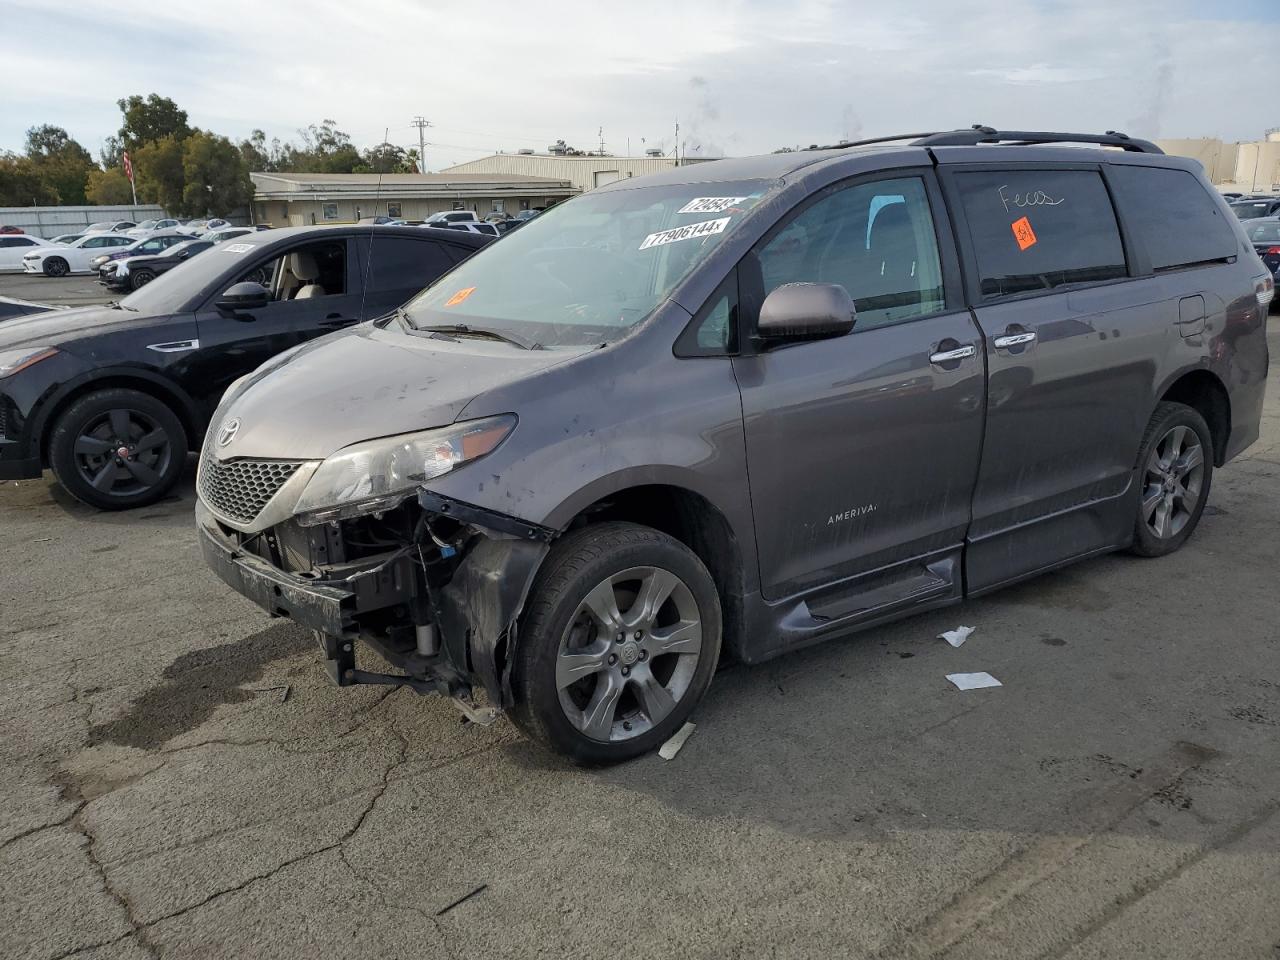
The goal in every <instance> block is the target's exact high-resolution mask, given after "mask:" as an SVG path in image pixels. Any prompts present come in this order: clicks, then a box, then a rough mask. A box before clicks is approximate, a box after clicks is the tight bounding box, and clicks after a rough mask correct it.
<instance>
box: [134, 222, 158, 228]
mask: <svg viewBox="0 0 1280 960" xmlns="http://www.w3.org/2000/svg"><path fill="white" fill-rule="evenodd" d="M155 225H156V222H155V221H154V220H143V221H142V222H141V223H140V224H138V229H139V230H149V229H151V228H152V227H154V226H155Z"/></svg>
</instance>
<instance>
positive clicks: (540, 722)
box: [511, 522, 722, 764]
mask: <svg viewBox="0 0 1280 960" xmlns="http://www.w3.org/2000/svg"><path fill="white" fill-rule="evenodd" d="M721 631H722V617H721V611H720V597H719V595H718V594H717V592H716V587H715V583H714V582H713V581H712V579H711V575H710V574H709V573H708V572H707V568H706V567H705V566H704V565H703V563H702V561H701V560H699V559H698V557H697V556H696V555H695V554H694V553H693V552H692V551H691V550H689V548H688V547H686V546H684V545H683V544H682V543H680V542H679V541H677V540H675V539H673V538H672V537H669V536H667V535H666V534H665V533H661V532H659V531H657V530H654V529H652V528H650V527H642V526H639V525H637V524H633V523H612V522H611V523H601V524H596V525H593V526H589V527H586V528H584V529H582V530H578V531H575V532H573V533H571V534H568V535H567V536H565V537H564V538H563V539H562V540H561V541H560V542H559V543H557V544H556V545H555V547H553V548H552V551H551V553H550V554H549V555H548V557H547V559H546V561H545V562H544V563H543V566H542V569H541V571H539V574H538V578H537V580H536V581H535V583H534V587H533V590H532V591H531V593H530V596H529V601H528V603H526V605H525V612H524V614H523V616H522V618H521V623H520V631H519V635H518V640H517V649H516V654H515V658H516V659H515V665H514V669H513V671H512V686H513V691H514V693H515V706H514V707H513V708H512V710H511V718H512V720H513V721H514V722H515V723H516V725H517V726H518V727H520V729H521V730H523V731H524V732H525V733H526V734H527V735H528V736H529V737H530V738H531V739H533V740H536V741H538V742H539V743H542V744H543V745H545V746H547V747H549V748H551V749H552V750H554V751H556V752H557V753H560V754H563V755H564V756H566V757H569V758H570V759H572V760H574V761H576V762H579V763H591V764H605V763H618V762H620V761H622V760H627V759H630V758H631V757H635V756H639V755H640V754H643V753H647V752H649V751H650V750H653V749H654V748H655V747H657V746H659V745H660V744H662V743H663V742H664V741H666V740H667V739H668V738H670V737H671V735H672V734H673V733H675V732H676V731H677V730H678V729H680V727H681V725H683V724H684V722H685V720H687V719H688V717H689V714H690V713H691V712H692V711H693V708H694V707H695V706H696V705H697V703H698V701H699V700H701V699H702V696H703V694H705V693H706V691H707V688H708V687H709V686H710V684H711V678H712V675H713V674H714V673H715V669H716V663H717V661H718V659H719V656H720V643H721Z"/></svg>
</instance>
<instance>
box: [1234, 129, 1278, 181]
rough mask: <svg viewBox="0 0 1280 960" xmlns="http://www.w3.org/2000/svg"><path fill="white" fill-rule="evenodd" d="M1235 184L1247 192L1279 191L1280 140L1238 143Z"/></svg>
mask: <svg viewBox="0 0 1280 960" xmlns="http://www.w3.org/2000/svg"><path fill="white" fill-rule="evenodd" d="M1234 180H1235V185H1236V186H1237V187H1238V188H1240V189H1242V190H1246V191H1249V192H1251V193H1252V192H1260V193H1280V142H1278V141H1275V140H1266V141H1261V142H1259V143H1242V144H1240V151H1239V155H1238V156H1237V157H1236V168H1235V177H1234Z"/></svg>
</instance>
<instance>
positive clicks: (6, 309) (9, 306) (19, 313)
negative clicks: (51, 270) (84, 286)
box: [0, 297, 62, 441]
mask: <svg viewBox="0 0 1280 960" xmlns="http://www.w3.org/2000/svg"><path fill="white" fill-rule="evenodd" d="M60 309H62V308H61V307H53V306H50V305H49V304H47V303H35V302H33V301H31V300H19V299H18V298H17V297H0V321H4V320H9V319H11V318H12V317H24V316H26V315H27V314H31V313H43V312H44V311H46V310H60ZM0 434H3V431H0ZM2 440H3V437H2V436H0V441H2Z"/></svg>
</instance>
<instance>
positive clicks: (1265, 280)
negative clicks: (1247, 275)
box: [1253, 274, 1276, 307]
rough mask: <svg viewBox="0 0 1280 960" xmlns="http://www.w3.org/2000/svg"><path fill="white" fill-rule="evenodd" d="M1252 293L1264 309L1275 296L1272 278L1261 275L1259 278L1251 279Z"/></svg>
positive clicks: (1274, 285) (1274, 283)
mask: <svg viewBox="0 0 1280 960" xmlns="http://www.w3.org/2000/svg"><path fill="white" fill-rule="evenodd" d="M1253 292H1254V294H1255V295H1256V296H1257V298H1258V303H1260V304H1262V305H1263V306H1264V307H1265V306H1267V305H1268V304H1270V303H1271V301H1272V300H1273V299H1274V298H1275V295H1276V281H1275V278H1274V277H1270V276H1268V275H1266V274H1263V275H1262V276H1260V277H1254V278H1253Z"/></svg>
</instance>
